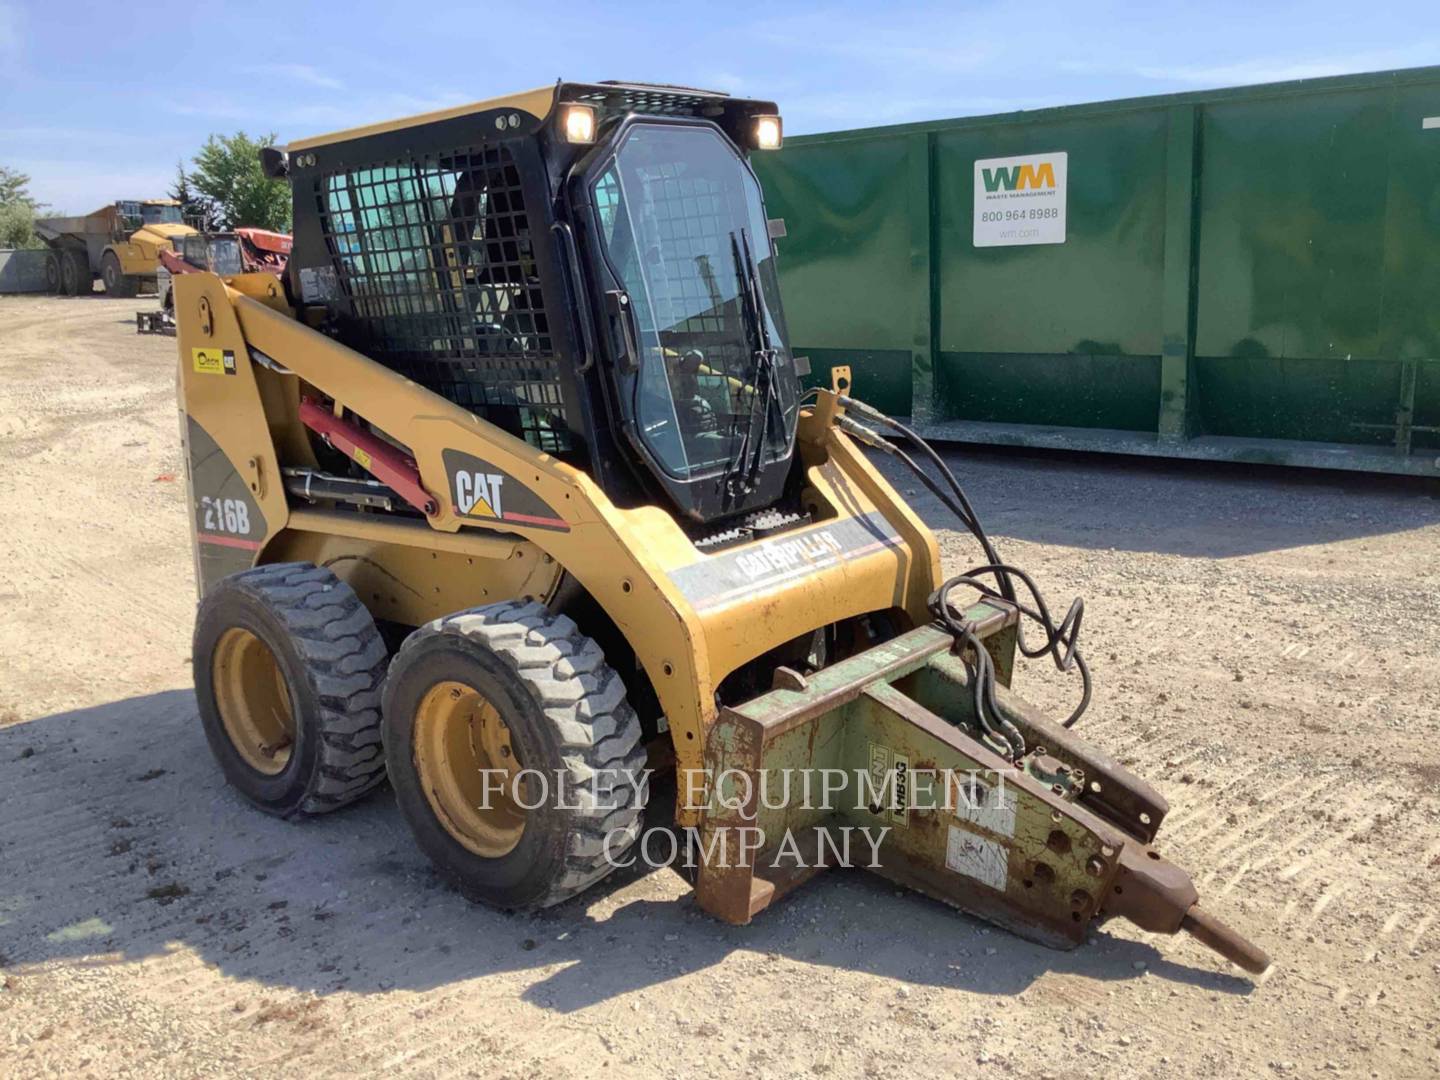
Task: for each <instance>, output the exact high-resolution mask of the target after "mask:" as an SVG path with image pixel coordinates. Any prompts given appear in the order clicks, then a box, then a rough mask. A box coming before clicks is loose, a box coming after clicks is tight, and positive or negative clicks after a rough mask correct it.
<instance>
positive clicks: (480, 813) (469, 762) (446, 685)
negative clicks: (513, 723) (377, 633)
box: [415, 681, 530, 859]
mask: <svg viewBox="0 0 1440 1080" xmlns="http://www.w3.org/2000/svg"><path fill="white" fill-rule="evenodd" d="M415 766H416V768H417V769H418V770H419V773H420V786H421V788H422V789H423V790H424V792H425V797H426V798H427V799H428V800H429V801H430V808H431V809H432V810H433V811H434V812H435V817H436V818H437V819H438V820H439V821H440V824H441V825H443V826H444V827H445V831H446V832H448V833H449V834H450V835H451V836H453V837H454V838H455V839H456V840H457V841H458V842H459V843H461V844H463V845H464V846H465V847H466V848H468V849H469V850H470V851H473V852H474V853H475V854H476V855H480V856H482V857H484V858H487V859H498V858H499V857H500V856H502V855H506V854H508V853H509V852H510V851H512V850H514V848H515V845H516V844H518V843H519V842H520V836H521V834H522V833H523V832H524V831H525V810H524V808H523V807H522V806H521V805H520V802H517V801H516V798H515V796H516V794H518V795H519V796H520V800H522V801H523V802H525V803H529V802H530V799H528V798H527V797H526V795H525V787H524V784H525V780H524V778H523V777H521V776H520V775H519V774H520V772H521V771H522V770H523V769H524V766H523V765H522V764H521V762H520V758H519V755H518V754H517V753H516V752H515V750H514V748H513V747H512V746H511V745H510V729H509V728H508V727H506V726H505V721H503V720H501V719H500V712H499V710H497V709H496V708H495V706H494V705H492V704H491V703H490V701H489V699H487V698H486V697H485V696H484V695H483V694H481V693H480V692H479V691H478V690H476V689H475V688H474V687H472V686H466V685H465V684H464V683H460V682H454V681H446V682H442V683H436V684H435V685H434V686H432V687H431V688H430V689H429V690H428V691H427V692H426V694H425V697H424V698H423V699H421V702H420V708H419V709H418V710H417V711H416V714H415Z"/></svg>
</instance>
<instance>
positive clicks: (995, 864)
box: [945, 825, 1010, 892]
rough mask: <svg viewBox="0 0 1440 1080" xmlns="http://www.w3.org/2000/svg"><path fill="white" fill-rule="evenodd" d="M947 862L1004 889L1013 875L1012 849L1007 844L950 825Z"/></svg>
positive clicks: (946, 852) (995, 887) (978, 878)
mask: <svg viewBox="0 0 1440 1080" xmlns="http://www.w3.org/2000/svg"><path fill="white" fill-rule="evenodd" d="M945 866H946V867H947V868H948V869H951V870H954V871H955V872H956V873H957V874H964V875H965V876H966V877H970V878H974V879H975V880H976V881H978V882H980V884H982V885H989V886H990V887H991V888H992V889H998V890H1000V891H1001V892H1004V891H1005V882H1006V879H1007V878H1008V877H1009V876H1010V852H1009V850H1008V849H1007V848H1006V847H1005V845H1004V844H1001V843H999V842H997V841H995V840H987V839H986V838H985V837H983V836H977V835H976V834H975V833H972V832H966V831H965V830H964V829H962V828H960V827H958V826H956V825H951V826H950V835H949V836H948V837H947V838H946V841H945Z"/></svg>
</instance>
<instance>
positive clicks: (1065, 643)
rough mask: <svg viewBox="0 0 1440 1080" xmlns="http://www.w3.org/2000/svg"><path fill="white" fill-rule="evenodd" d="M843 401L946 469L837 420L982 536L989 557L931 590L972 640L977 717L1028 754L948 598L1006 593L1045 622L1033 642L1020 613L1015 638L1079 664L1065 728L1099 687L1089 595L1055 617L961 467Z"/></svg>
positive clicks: (1026, 651) (956, 630) (955, 627)
mask: <svg viewBox="0 0 1440 1080" xmlns="http://www.w3.org/2000/svg"><path fill="white" fill-rule="evenodd" d="M839 404H841V405H842V406H844V407H845V408H846V409H847V410H848V411H849V412H851V413H854V414H858V415H860V416H863V417H864V418H865V419H867V420H869V421H871V422H872V423H875V424H879V425H881V426H882V427H883V428H886V429H888V430H889V432H892V433H894V434H895V435H898V436H899V437H900V438H902V439H904V440H905V441H906V442H907V443H909V444H910V445H911V446H912V447H913V448H914V449H915V450H917V451H918V452H919V453H920V454H921V455H922V456H923V457H924V458H925V459H926V460H927V461H929V463H930V464H931V465H933V466H934V468H935V471H936V472H938V473H939V474H940V478H941V480H943V484H942V483H941V480H937V479H936V478H935V477H934V476H932V475H931V474H930V473H929V472H928V471H927V470H926V469H924V468H922V467H921V465H920V463H919V462H917V461H916V460H915V458H914V457H912V456H911V455H910V454H909V453H907V452H906V451H905V450H903V449H901V448H900V447H899V446H897V445H895V444H894V443H893V442H891V441H890V440H889V439H887V438H886V437H885V435H884V434H883V433H882V432H880V431H876V430H875V429H874V428H872V427H869V426H867V425H865V424H861V423H859V422H857V421H856V420H854V419H853V418H852V417H850V416H841V417H839V419H838V420H837V426H838V427H839V428H840V429H841V430H842V431H844V432H845V433H846V434H848V435H850V436H852V437H854V438H855V439H856V440H857V441H859V442H862V443H864V444H865V445H866V446H869V447H872V448H874V449H876V450H879V451H880V452H882V453H884V454H887V455H889V456H890V457H893V458H895V460H896V461H898V462H900V463H901V464H902V465H904V466H905V468H906V469H908V470H909V471H910V472H911V473H913V474H914V475H915V477H916V478H917V479H918V480H919V481H920V482H921V483H922V484H924V485H925V487H926V488H927V489H928V490H929V491H930V492H931V493H932V494H933V495H934V496H935V497H936V498H937V499H939V500H940V502H941V504H942V505H944V506H945V508H946V509H948V510H949V511H950V512H951V513H952V514H954V515H955V517H956V518H957V519H959V521H960V523H961V524H962V525H964V526H965V528H966V529H967V530H968V531H969V532H970V534H971V535H972V536H974V537H975V539H976V540H977V541H978V542H979V544H980V548H981V550H982V551H983V552H984V553H985V559H986V561H985V562H984V563H983V564H981V565H980V566H976V567H972V568H971V569H970V570H967V571H966V572H965V573H963V574H959V575H956V576H955V577H952V578H950V579H949V580H947V581H946V582H944V584H942V585H941V586H940V587H939V588H938V589H936V590H935V592H934V593H932V594H931V596H930V599H929V608H930V612H931V614H932V615H934V617H935V619H936V621H937V622H938V623H940V625H942V626H944V627H945V628H946V629H947V630H949V631H950V633H951V634H953V635H954V636H955V638H956V639H957V640H958V641H960V642H961V643H962V644H963V645H965V646H967V647H966V648H965V649H962V650H961V655H962V657H963V658H964V659H963V662H964V664H965V668H966V672H967V674H968V675H969V676H970V682H971V686H972V687H973V691H974V694H975V715H976V719H977V720H978V722H979V724H980V726H981V728H982V729H983V730H984V732H985V733H986V735H987V736H989V737H990V739H991V741H994V742H998V743H1001V744H1003V745H1006V746H1008V747H1009V748H1010V751H1011V756H1012V757H1014V758H1019V757H1021V756H1023V755H1024V753H1025V741H1024V738H1023V737H1022V736H1021V734H1020V732H1019V731H1018V730H1017V729H1016V728H1015V726H1014V725H1013V724H1012V723H1010V721H1009V720H1007V719H1006V718H1005V717H1004V715H1003V714H1002V713H1001V712H1000V708H999V704H998V702H997V700H996V693H995V665H994V662H993V661H992V660H991V658H990V654H989V653H988V652H987V651H986V650H985V649H984V647H983V646H982V645H981V642H980V640H979V639H978V638H977V637H976V636H975V634H974V627H973V625H972V624H969V623H967V622H965V621H964V620H963V619H961V618H960V617H959V615H957V614H956V610H955V608H954V607H953V606H952V605H951V603H950V593H951V592H952V591H953V590H954V589H957V588H962V587H966V588H972V589H975V590H977V591H978V592H980V593H981V595H983V596H993V597H996V598H999V599H1002V600H1005V601H1007V602H1009V603H1010V604H1012V605H1014V606H1015V608H1016V609H1017V610H1018V611H1019V612H1020V614H1021V615H1022V616H1024V618H1025V619H1029V620H1030V621H1032V622H1034V623H1037V624H1039V626H1040V629H1041V631H1042V632H1043V634H1044V638H1045V640H1044V642H1043V643H1041V644H1038V645H1034V646H1031V645H1030V644H1029V643H1028V642H1027V641H1026V639H1025V633H1024V622H1023V620H1022V623H1021V626H1020V629H1019V633H1018V634H1017V642H1016V644H1017V647H1018V648H1019V650H1020V653H1021V655H1022V656H1024V657H1026V658H1027V659H1035V658H1036V657H1040V656H1045V655H1048V656H1049V657H1050V658H1051V660H1052V661H1053V662H1054V664H1055V667H1056V668H1057V669H1058V670H1060V671H1063V672H1068V671H1072V670H1073V671H1077V672H1078V673H1079V675H1080V686H1081V691H1080V702H1079V704H1078V705H1076V706H1075V709H1074V710H1073V711H1072V712H1071V713H1070V715H1069V717H1067V718H1066V719H1065V721H1064V726H1065V727H1067V728H1068V727H1073V726H1074V724H1075V722H1076V721H1078V720H1079V719H1080V717H1081V716H1083V715H1084V713H1085V710H1086V709H1088V708H1089V707H1090V699H1091V694H1092V689H1093V687H1092V684H1091V678H1090V668H1089V665H1088V664H1086V663H1085V657H1084V654H1083V653H1081V651H1080V644H1079V642H1080V626H1081V623H1082V621H1083V620H1084V616H1085V602H1084V600H1082V599H1080V598H1079V597H1076V599H1075V600H1074V601H1073V602H1072V603H1071V605H1070V608H1069V610H1068V611H1067V612H1066V613H1065V617H1064V618H1063V619H1061V620H1060V622H1058V623H1057V622H1056V621H1055V620H1054V618H1053V617H1052V615H1051V614H1050V608H1049V605H1048V604H1046V602H1045V597H1044V595H1043V594H1042V593H1041V592H1040V589H1039V586H1037V585H1036V584H1035V581H1034V579H1033V578H1031V577H1030V575H1029V574H1027V573H1026V572H1025V571H1023V570H1021V569H1020V568H1019V567H1016V566H1011V565H1009V564H1008V563H1006V562H1004V561H1003V560H1002V559H1001V558H1000V555H999V553H998V552H997V551H996V549H995V545H994V543H993V542H992V541H991V539H990V537H989V535H988V534H987V533H986V532H985V528H984V526H983V525H981V523H980V518H979V515H978V514H976V512H975V507H974V505H973V504H972V503H971V502H970V499H969V497H968V496H967V495H966V494H965V490H964V488H962V487H961V486H960V481H959V480H957V479H956V478H955V474H954V473H953V472H952V471H951V470H950V468H949V466H947V465H946V464H945V462H944V460H943V459H942V458H941V457H940V455H939V454H938V453H937V452H936V451H935V448H934V447H932V446H931V445H930V444H929V443H928V442H926V441H925V440H924V439H922V438H921V437H920V436H919V435H918V434H917V433H916V432H915V431H913V430H912V429H911V428H909V427H907V426H906V425H904V424H902V423H900V421H898V420H895V419H893V418H891V417H889V416H886V415H885V414H884V413H882V412H881V411H880V410H878V409H876V408H874V407H873V406H871V405H867V404H866V403H865V402H863V401H858V400H857V399H855V398H852V397H847V396H844V395H841V396H840V397H839ZM1017 581H1018V582H1019V583H1020V585H1021V586H1023V588H1024V591H1025V593H1026V594H1028V595H1027V597H1026V599H1025V600H1021V599H1020V595H1019V593H1018V592H1017V590H1016V582H1017Z"/></svg>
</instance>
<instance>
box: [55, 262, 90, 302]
mask: <svg viewBox="0 0 1440 1080" xmlns="http://www.w3.org/2000/svg"><path fill="white" fill-rule="evenodd" d="M94 291H95V281H94V279H93V278H91V276H90V264H89V262H87V261H86V259H85V256H84V254H82V253H81V252H78V251H66V252H64V253H63V254H62V255H61V256H60V292H61V294H62V295H65V296H84V295H85V294H86V293H90V292H94Z"/></svg>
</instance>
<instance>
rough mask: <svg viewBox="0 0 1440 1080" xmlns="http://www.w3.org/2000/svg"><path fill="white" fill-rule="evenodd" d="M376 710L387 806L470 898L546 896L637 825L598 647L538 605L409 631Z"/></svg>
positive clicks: (539, 900) (494, 609) (502, 903)
mask: <svg viewBox="0 0 1440 1080" xmlns="http://www.w3.org/2000/svg"><path fill="white" fill-rule="evenodd" d="M384 712H385V726H384V730H385V755H386V761H387V765H388V768H389V772H390V783H391V786H392V787H394V789H395V795H396V799H397V801H398V802H399V804H400V809H401V811H402V813H403V814H404V815H405V819H406V820H407V821H408V822H409V824H410V828H411V830H412V831H413V832H414V834H415V838H416V841H417V842H418V843H419V845H420V847H421V848H422V849H423V850H424V851H425V852H426V854H427V855H429V856H430V858H431V859H432V860H433V861H434V862H435V864H436V866H437V867H438V868H439V870H440V871H441V872H442V873H444V874H445V875H446V876H447V877H448V878H449V879H450V880H451V881H452V882H454V884H455V885H456V886H457V887H458V888H459V889H460V891H461V892H462V893H464V894H465V895H466V896H468V897H470V898H471V899H472V900H478V901H481V902H483V903H487V904H493V905H495V906H497V907H504V908H541V907H548V906H550V905H551V904H556V903H559V902H560V901H562V900H566V899H569V898H570V897H572V896H574V895H575V894H576V893H579V892H581V891H582V890H583V889H585V888H587V887H588V886H589V885H591V884H593V883H594V882H596V881H599V880H600V879H601V878H603V877H605V876H606V875H607V874H608V873H610V871H611V870H613V869H614V868H615V865H616V864H617V862H618V861H620V859H621V857H622V856H624V855H625V853H626V852H627V851H628V850H629V848H630V847H631V846H632V844H633V843H634V841H635V838H636V837H637V836H638V835H639V832H640V817H641V814H642V812H643V811H644V808H645V802H646V799H647V797H648V794H649V782H648V778H647V777H646V775H645V772H644V767H645V753H644V750H643V749H642V747H641V731H640V721H639V718H638V717H637V716H636V715H635V711H634V710H633V709H632V708H631V707H630V705H629V703H628V702H627V701H626V699H625V686H624V684H623V683H622V682H621V681H620V676H619V675H617V674H616V673H615V671H614V670H613V669H612V668H611V667H610V666H609V665H608V664H606V663H605V659H604V656H603V654H602V653H601V651H600V647H599V646H598V645H596V644H595V642H593V641H592V640H590V639H589V638H588V637H586V636H585V635H583V634H581V633H580V632H579V630H578V629H576V626H575V624H574V622H572V621H571V620H570V619H568V618H566V617H565V616H563V615H555V614H552V613H551V612H550V611H549V610H548V609H547V608H546V607H545V606H544V605H543V604H539V603H534V602H525V603H522V602H507V603H502V604H492V605H489V606H487V607H482V608H475V609H472V610H470V611H463V612H460V613H458V614H455V615H450V616H447V617H446V618H444V619H440V620H437V621H436V622H433V623H430V624H428V625H427V626H423V627H421V628H420V629H419V630H417V631H415V633H413V634H411V635H410V637H409V638H408V639H406V642H405V644H404V646H403V647H402V648H401V650H400V652H399V654H398V655H397V656H396V658H395V662H394V663H393V664H392V665H391V667H390V674H389V676H388V678H387V680H386V683H385V706H384Z"/></svg>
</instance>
